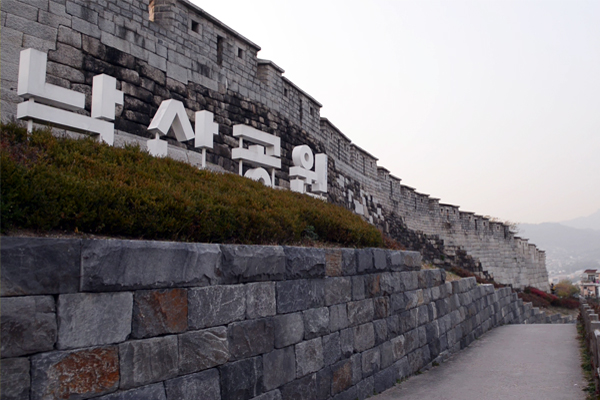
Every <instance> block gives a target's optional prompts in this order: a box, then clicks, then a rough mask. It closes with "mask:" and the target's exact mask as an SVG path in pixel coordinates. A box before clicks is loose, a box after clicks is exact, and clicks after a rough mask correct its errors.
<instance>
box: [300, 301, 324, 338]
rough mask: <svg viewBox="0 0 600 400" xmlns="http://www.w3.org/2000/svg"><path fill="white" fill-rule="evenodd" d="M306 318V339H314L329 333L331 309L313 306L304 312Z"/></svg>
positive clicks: (303, 315)
mask: <svg viewBox="0 0 600 400" xmlns="http://www.w3.org/2000/svg"><path fill="white" fill-rule="evenodd" d="M302 317H303V319H304V339H312V338H314V337H317V336H323V335H326V334H328V333H329V309H328V308H327V307H322V308H311V309H310V310H306V311H304V312H302Z"/></svg>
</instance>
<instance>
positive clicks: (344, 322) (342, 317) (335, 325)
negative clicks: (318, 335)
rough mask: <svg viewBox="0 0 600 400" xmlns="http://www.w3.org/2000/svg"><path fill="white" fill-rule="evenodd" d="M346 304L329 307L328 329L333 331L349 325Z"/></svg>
mask: <svg viewBox="0 0 600 400" xmlns="http://www.w3.org/2000/svg"><path fill="white" fill-rule="evenodd" d="M349 324H350V323H349V322H348V312H347V310H346V304H337V305H335V306H331V307H329V331H330V332H335V331H339V330H341V329H345V328H347V327H348V326H349Z"/></svg>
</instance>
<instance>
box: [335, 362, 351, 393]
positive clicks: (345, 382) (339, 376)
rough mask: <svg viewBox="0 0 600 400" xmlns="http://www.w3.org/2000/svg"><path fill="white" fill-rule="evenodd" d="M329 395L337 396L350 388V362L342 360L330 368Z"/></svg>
mask: <svg viewBox="0 0 600 400" xmlns="http://www.w3.org/2000/svg"><path fill="white" fill-rule="evenodd" d="M331 371H332V372H333V377H332V381H331V393H332V394H337V393H341V392H343V391H344V390H346V389H348V388H349V387H350V386H352V361H350V360H343V361H340V362H338V363H337V364H335V365H333V366H332V367H331Z"/></svg>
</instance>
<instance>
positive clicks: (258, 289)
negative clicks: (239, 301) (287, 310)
mask: <svg viewBox="0 0 600 400" xmlns="http://www.w3.org/2000/svg"><path fill="white" fill-rule="evenodd" d="M246 291H247V297H246V318H248V319H252V318H262V317H269V316H272V315H275V313H276V312H277V307H276V304H275V283H274V282H265V283H249V284H248V285H246Z"/></svg>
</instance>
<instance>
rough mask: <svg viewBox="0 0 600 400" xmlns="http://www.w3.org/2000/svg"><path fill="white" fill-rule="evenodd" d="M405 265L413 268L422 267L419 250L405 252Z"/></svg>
mask: <svg viewBox="0 0 600 400" xmlns="http://www.w3.org/2000/svg"><path fill="white" fill-rule="evenodd" d="M404 265H405V266H406V267H408V268H411V269H417V270H418V269H419V268H421V253H419V252H418V251H405V252H404Z"/></svg>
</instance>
